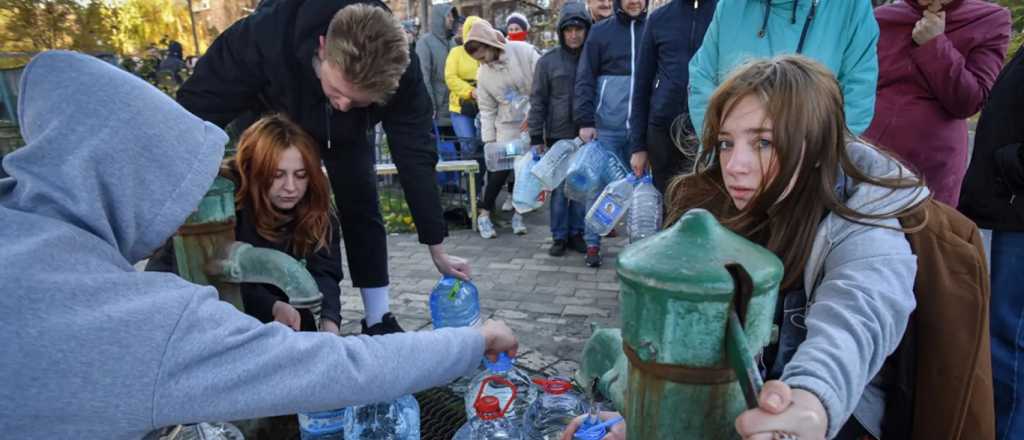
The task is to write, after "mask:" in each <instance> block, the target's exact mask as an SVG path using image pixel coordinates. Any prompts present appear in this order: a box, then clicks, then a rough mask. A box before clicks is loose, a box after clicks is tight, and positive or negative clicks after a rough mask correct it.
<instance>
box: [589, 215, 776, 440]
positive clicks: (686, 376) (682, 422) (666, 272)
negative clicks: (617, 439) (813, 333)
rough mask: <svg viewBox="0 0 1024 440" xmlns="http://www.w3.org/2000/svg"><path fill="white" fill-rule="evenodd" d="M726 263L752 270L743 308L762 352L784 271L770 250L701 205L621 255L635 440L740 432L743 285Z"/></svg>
mask: <svg viewBox="0 0 1024 440" xmlns="http://www.w3.org/2000/svg"><path fill="white" fill-rule="evenodd" d="M727 265H739V266H741V267H742V268H743V269H745V271H746V272H747V273H748V274H749V280H750V283H751V284H752V286H751V287H752V288H751V289H750V290H751V291H750V296H749V301H748V302H747V303H746V304H740V305H739V306H738V307H737V308H738V309H739V310H741V311H743V312H744V313H743V316H740V318H741V319H743V321H744V323H745V327H744V331H743V336H745V337H746V343H747V345H748V346H749V347H752V348H755V349H758V350H759V349H760V348H761V347H763V346H765V345H767V343H768V341H769V337H770V334H771V328H772V318H773V313H774V309H775V301H776V297H777V295H778V287H779V283H780V281H781V279H782V273H783V270H782V269H783V268H782V262H781V261H779V259H778V258H777V257H775V255H773V254H772V253H771V252H770V251H768V250H767V249H764V248H762V247H760V246H758V245H756V244H754V243H751V242H750V241H748V240H746V239H744V238H743V237H740V236H739V235H737V234H735V233H733V232H731V231H729V230H728V229H726V228H725V227H723V226H721V225H720V224H719V223H718V222H717V221H716V220H715V218H714V217H713V216H712V215H711V214H710V213H709V212H707V211H704V210H693V211H690V212H688V213H686V215H684V216H683V218H681V219H680V220H679V221H678V222H676V223H675V224H674V225H672V226H671V227H670V228H668V229H667V230H665V231H662V232H660V233H658V234H656V235H654V236H652V237H649V238H647V239H645V240H643V241H640V242H638V243H636V244H634V245H631V246H629V247H628V248H626V249H625V250H624V251H623V252H622V254H621V255H620V256H619V259H618V269H617V270H618V275H619V283H620V286H621V292H620V305H621V310H622V315H621V320H622V339H623V347H624V348H625V349H628V350H632V352H634V353H635V359H634V360H633V361H631V362H630V364H629V368H628V382H627V391H626V393H625V402H624V407H623V409H624V410H625V411H624V413H625V415H626V420H629V426H628V431H629V432H628V437H629V438H633V439H667V438H687V439H689V438H693V439H697V438H701V439H704V438H706V439H732V438H738V436H737V434H736V432H735V428H734V421H735V418H736V416H738V415H739V414H740V412H742V411H743V410H744V408H745V406H746V405H745V402H744V397H743V394H742V392H741V390H740V388H739V386H738V385H737V382H736V377H735V375H734V374H733V373H732V371H731V370H730V368H729V363H728V362H727V359H726V348H725V347H726V333H727V327H728V321H729V320H728V317H729V313H730V312H731V311H732V310H733V308H734V304H733V298H734V291H735V290H736V289H737V285H736V284H737V283H735V282H734V279H733V275H731V274H730V272H729V270H727V269H726V266H727ZM622 351H623V348H622V347H620V348H619V352H620V353H622ZM595 358H596V356H595ZM585 361H586V359H585Z"/></svg>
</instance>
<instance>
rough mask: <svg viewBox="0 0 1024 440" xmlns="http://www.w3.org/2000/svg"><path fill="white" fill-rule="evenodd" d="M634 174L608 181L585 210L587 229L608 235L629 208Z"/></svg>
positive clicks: (635, 179)
mask: <svg viewBox="0 0 1024 440" xmlns="http://www.w3.org/2000/svg"><path fill="white" fill-rule="evenodd" d="M636 181H637V178H636V176H634V175H632V174H630V175H629V176H626V177H625V178H623V179H619V180H616V181H614V182H612V183H609V184H608V186H606V187H605V188H604V191H601V195H600V196H598V197H597V201H595V202H594V204H593V205H592V206H591V207H590V210H589V211H587V218H586V225H587V229H588V230H591V231H594V232H596V233H597V234H598V235H608V233H609V232H611V231H612V229H615V225H616V224H618V223H619V220H622V217H623V216H624V215H625V214H626V211H627V210H629V204H630V202H632V197H631V196H632V194H633V185H634V184H635V183H636Z"/></svg>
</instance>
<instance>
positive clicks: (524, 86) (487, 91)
mask: <svg viewBox="0 0 1024 440" xmlns="http://www.w3.org/2000/svg"><path fill="white" fill-rule="evenodd" d="M504 46H505V51H504V52H503V53H502V54H501V56H500V57H499V58H498V60H497V61H495V62H493V63H488V64H480V69H479V70H478V71H477V81H476V83H477V101H478V103H479V105H480V134H481V138H482V139H483V141H484V142H507V141H511V140H513V139H515V138H517V137H519V135H520V133H521V132H522V124H523V121H524V120H525V119H526V118H525V115H526V114H527V113H528V112H529V109H528V108H527V109H526V110H525V112H524V113H523V114H522V115H521V116H523V117H522V118H517V117H516V115H513V114H512V113H514V112H513V111H512V109H511V107H510V106H509V102H508V100H507V99H506V98H505V96H506V93H507V92H508V90H509V89H514V90H515V91H516V92H517V93H518V94H519V95H520V96H523V97H526V99H527V102H529V98H530V94H531V93H532V92H533V70H534V67H535V66H536V65H537V60H538V59H539V58H540V54H538V53H537V50H536V49H535V48H534V47H533V46H532V45H530V44H529V43H523V42H520V41H509V42H506V43H505V44H504Z"/></svg>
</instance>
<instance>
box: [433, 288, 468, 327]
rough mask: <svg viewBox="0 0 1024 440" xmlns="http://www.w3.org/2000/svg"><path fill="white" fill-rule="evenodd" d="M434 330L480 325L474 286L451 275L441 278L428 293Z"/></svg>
mask: <svg viewBox="0 0 1024 440" xmlns="http://www.w3.org/2000/svg"><path fill="white" fill-rule="evenodd" d="M430 319H431V320H432V321H433V323H434V328H435V329H438V328H443V327H476V326H478V325H480V294H479V292H477V289H476V286H475V285H473V283H471V282H469V281H463V280H460V279H458V278H455V277H453V276H451V275H445V276H443V277H441V281H438V282H437V285H436V286H434V290H433V291H432V292H431V293H430Z"/></svg>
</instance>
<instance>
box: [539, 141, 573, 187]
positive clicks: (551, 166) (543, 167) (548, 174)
mask: <svg viewBox="0 0 1024 440" xmlns="http://www.w3.org/2000/svg"><path fill="white" fill-rule="evenodd" d="M581 145H583V141H582V140H580V138H576V139H572V140H570V139H563V140H560V141H558V142H555V144H554V145H552V146H551V148H550V149H548V151H547V152H546V153H544V156H543V157H541V158H540V163H538V164H537V165H536V166H534V167H533V171H532V172H533V175H534V176H537V178H538V179H540V183H541V185H542V186H543V187H544V189H545V190H548V191H551V190H553V189H555V188H557V187H558V185H561V184H562V181H564V180H565V176H566V174H569V163H570V162H571V160H572V155H573V153H575V152H576V150H578V149H579V147H580V146H581Z"/></svg>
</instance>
